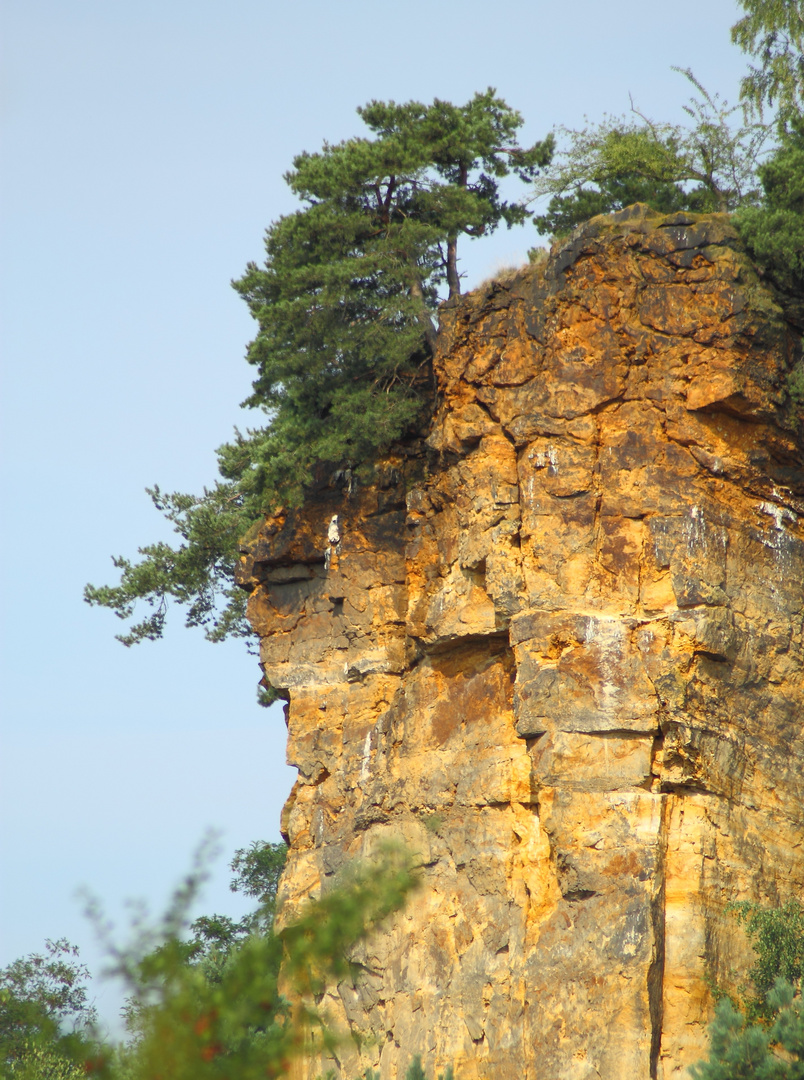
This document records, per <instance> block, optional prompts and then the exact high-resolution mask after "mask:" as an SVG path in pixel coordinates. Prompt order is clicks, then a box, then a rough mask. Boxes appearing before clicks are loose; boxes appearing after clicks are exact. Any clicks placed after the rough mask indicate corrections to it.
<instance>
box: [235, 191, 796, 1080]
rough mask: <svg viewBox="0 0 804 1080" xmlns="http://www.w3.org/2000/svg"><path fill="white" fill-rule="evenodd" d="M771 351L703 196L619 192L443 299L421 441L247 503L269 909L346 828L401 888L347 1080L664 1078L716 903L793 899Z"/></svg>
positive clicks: (684, 1022) (729, 962)
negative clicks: (276, 740) (306, 495)
mask: <svg viewBox="0 0 804 1080" xmlns="http://www.w3.org/2000/svg"><path fill="white" fill-rule="evenodd" d="M799 356H800V339H799V337H798V336H797V334H796V332H795V331H794V330H793V328H791V327H790V326H789V325H787V324H786V323H785V321H784V318H783V317H782V314H781V312H780V310H779V309H778V307H776V306H775V305H774V302H773V300H772V298H771V296H770V294H769V293H768V292H767V291H766V290H764V289H763V288H762V287H761V285H760V283H759V282H758V279H757V275H756V273H755V271H754V269H753V268H752V267H751V265H750V263H749V262H748V260H747V258H746V257H745V255H743V254H742V253H741V252H740V248H739V244H738V242H737V239H736V235H735V234H734V232H733V231H732V229H731V227H730V226H729V225H728V223H727V221H726V220H725V219H721V218H717V217H706V218H696V217H693V216H689V215H687V216H684V215H675V216H673V217H666V218H661V217H657V216H652V215H650V214H649V213H647V212H646V210H645V208H639V207H637V208H630V209H629V210H628V211H623V212H622V213H621V214H619V215H615V216H614V217H612V218H605V219H594V220H593V221H592V222H591V223H589V224H588V225H587V226H585V227H584V228H583V229H581V230H580V231H579V232H578V233H577V234H576V235H574V236H573V238H572V240H571V242H570V243H568V244H567V245H566V246H564V247H563V248H562V249H560V250H558V251H555V252H554V253H553V255H552V256H551V258H550V260H549V261H548V262H547V264H546V265H544V266H541V267H536V266H534V267H531V268H529V269H527V270H524V271H523V272H521V273H520V274H519V275H518V276H515V277H513V278H512V279H511V280H509V281H507V282H497V283H492V284H490V285H488V286H486V287H485V288H481V289H480V290H478V291H477V292H475V293H473V294H471V295H469V296H467V297H465V298H463V299H461V300H460V302H457V303H454V304H449V305H447V306H445V308H444V309H443V311H442V318H441V331H440V334H439V352H438V356H437V359H436V372H437V377H438V385H439V399H438V407H437V411H436V415H435V418H434V422H433V426H432V431H431V433H430V435H429V438H428V439H427V442H426V444H422V445H419V446H416V445H411V446H410V447H407V448H404V449H403V450H400V452H399V453H398V454H397V455H396V456H393V457H390V458H389V459H388V461H387V462H385V463H384V465H383V466H382V467H381V468H380V469H379V471H378V473H377V476H376V479H375V482H374V483H372V484H370V485H367V486H364V485H360V484H357V483H355V482H354V481H353V479H352V478H351V477H349V476H348V475H346V476H344V475H341V476H339V477H336V478H335V480H334V481H333V483H332V486H326V485H322V486H321V487H320V488H319V489H318V490H317V491H315V492H313V493H312V494H311V497H310V499H309V500H308V503H307V505H306V506H305V507H304V509H303V511H301V512H299V513H294V514H291V515H280V516H279V517H277V518H275V519H272V520H271V521H268V522H266V525H265V527H264V528H263V530H262V532H261V534H260V536H259V538H258V539H257V541H256V542H254V543H253V544H252V545H251V546H250V548H249V549H248V551H247V552H245V553H244V555H243V565H242V570H241V582H242V584H243V585H244V586H245V587H247V588H248V589H250V590H251V597H250V607H249V610H250V617H251V620H252V623H253V625H254V627H255V628H256V630H257V631H258V633H259V635H260V638H261V659H262V665H263V668H264V671H265V674H266V678H267V680H268V681H269V682H270V683H271V684H272V685H273V686H275V687H278V688H281V689H283V690H285V691H287V694H288V695H289V705H288V709H287V718H288V731H289V736H288V758H289V761H290V762H292V763H293V764H294V765H296V766H297V767H298V770H299V779H298V781H297V783H296V784H295V786H294V788H293V791H292V793H291V796H290V798H289V800H288V802H287V805H286V808H285V812H284V831H285V832H286V834H287V837H288V838H289V842H290V845H291V853H290V860H289V864H288V869H287V872H286V874H285V877H284V879H283V895H284V904H285V908H284V911H285V913H288V912H290V913H292V911H293V910H294V908H295V907H296V906H297V905H298V904H299V903H301V902H302V901H303V900H304V898H305V897H307V896H308V895H310V894H311V893H315V892H316V891H317V890H319V889H320V888H321V886H322V883H324V882H325V881H326V880H327V879H328V878H331V876H332V875H334V874H335V872H336V871H337V870H338V868H339V866H341V864H342V863H343V862H344V860H347V859H349V858H351V857H352V856H354V855H359V854H360V853H363V852H365V851H367V850H369V849H370V847H371V845H372V844H374V843H375V842H376V840H377V838H378V837H382V836H387V835H393V836H396V837H401V838H403V839H404V840H406V842H407V843H408V844H409V845H410V847H411V848H412V849H413V850H415V851H417V852H419V853H420V857H421V861H422V863H423V865H424V868H425V870H424V874H425V881H426V886H425V888H424V889H423V890H422V891H421V892H420V893H418V894H417V895H416V896H415V898H414V900H413V902H412V903H411V905H410V906H409V908H408V910H406V911H405V912H404V913H403V914H401V915H399V916H398V917H397V918H396V919H395V921H394V922H393V923H392V925H391V926H390V927H389V930H388V932H387V933H386V934H384V935H382V936H381V937H378V938H375V939H374V940H372V942H371V943H370V945H369V946H366V947H363V948H362V949H361V950H360V951H359V953H358V955H357V957H356V959H357V960H358V961H359V962H360V963H361V964H362V965H363V971H364V977H363V979H362V980H360V981H358V983H357V985H355V986H353V985H352V984H351V983H349V984H347V983H342V984H341V985H340V986H333V987H332V988H331V992H330V994H329V995H328V1001H327V1002H326V1004H327V1005H328V1007H329V1009H330V1011H331V1013H332V1014H333V1015H334V1016H335V1017H337V1018H340V1020H341V1022H342V1023H343V1024H347V1023H348V1024H349V1025H351V1026H352V1028H353V1029H354V1030H356V1031H358V1032H360V1033H361V1034H362V1035H364V1036H367V1039H366V1041H365V1043H364V1044H363V1046H362V1049H357V1048H356V1047H355V1046H352V1045H351V1044H350V1045H349V1046H344V1047H343V1048H342V1051H340V1052H339V1053H340V1055H341V1056H340V1058H339V1059H337V1060H335V1061H334V1062H333V1061H329V1062H322V1061H320V1060H314V1061H311V1062H309V1063H308V1064H307V1066H305V1069H304V1070H302V1074H303V1075H305V1076H307V1077H310V1078H311V1077H314V1076H316V1075H319V1074H323V1073H324V1072H325V1071H326V1069H327V1068H328V1067H334V1068H335V1069H336V1071H338V1073H339V1075H342V1076H343V1077H344V1080H351V1078H355V1077H358V1076H359V1075H361V1074H362V1072H363V1070H364V1069H365V1068H366V1067H368V1066H372V1067H376V1068H379V1069H380V1070H381V1074H382V1078H383V1080H395V1078H396V1077H397V1076H399V1075H400V1074H404V1070H405V1068H406V1067H407V1065H408V1063H409V1061H410V1059H411V1057H412V1056H413V1055H415V1054H420V1055H421V1056H422V1058H423V1063H424V1066H425V1068H426V1070H427V1071H428V1074H430V1075H433V1076H435V1075H436V1074H437V1072H438V1071H439V1070H443V1069H444V1068H445V1066H447V1065H449V1064H452V1065H454V1067H455V1070H456V1076H457V1078H458V1080H475V1078H479V1077H488V1078H491V1080H508V1078H510V1080H592V1078H602V1080H623V1078H635V1080H641V1078H644V1080H648V1078H649V1077H658V1078H664V1080H670V1078H681V1077H683V1076H686V1075H687V1074H686V1069H685V1066H686V1065H687V1064H688V1063H690V1062H691V1061H694V1060H696V1059H698V1058H699V1057H700V1056H701V1055H702V1054H703V1052H704V1049H705V1034H706V1024H707V1022H708V1019H709V1018H710V1015H711V1000H710V997H709V993H708V991H707V986H706V982H705V977H706V976H707V975H708V976H709V977H711V978H714V979H727V978H729V973H730V972H731V971H732V970H733V969H734V968H738V969H739V968H740V966H741V965H743V966H744V964H745V960H746V946H745V943H744V941H743V939H742V938H741V937H740V933H739V930H738V928H737V927H736V926H735V923H734V919H733V918H732V917H731V916H730V915H729V914H728V913H727V912H726V911H725V908H726V905H727V903H728V902H729V901H731V900H736V899H741V898H748V899H756V900H761V901H763V902H775V901H778V900H780V899H781V900H784V899H786V898H788V897H790V896H799V897H800V896H802V893H804V805H803V804H804V799H803V798H802V792H803V791H804V733H803V731H802V727H803V724H802V721H803V720H804V632H803V626H802V623H803V616H802V607H803V606H804V605H802V583H803V582H804V529H803V528H802V523H803V522H804V518H803V517H802V515H804V472H802V454H801V438H800V435H798V434H797V427H796V422H795V421H796V418H795V415H794V413H793V412H792V411H791V407H790V405H789V403H788V400H787V396H786V380H787V377H788V375H789V372H790V371H791V369H792V367H793V366H794V364H795V363H797V362H798V358H799Z"/></svg>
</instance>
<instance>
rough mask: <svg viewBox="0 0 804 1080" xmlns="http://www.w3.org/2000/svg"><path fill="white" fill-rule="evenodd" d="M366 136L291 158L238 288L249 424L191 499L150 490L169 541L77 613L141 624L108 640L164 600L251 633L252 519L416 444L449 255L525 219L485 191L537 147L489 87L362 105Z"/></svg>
mask: <svg viewBox="0 0 804 1080" xmlns="http://www.w3.org/2000/svg"><path fill="white" fill-rule="evenodd" d="M358 113H359V115H360V116H361V118H362V119H363V121H364V123H365V124H366V126H367V128H368V130H369V132H370V135H369V136H367V137H364V138H355V139H349V140H347V141H345V142H342V143H339V144H337V145H335V146H330V145H328V144H325V146H324V148H323V149H322V150H321V151H320V152H319V153H316V154H309V153H303V154H300V155H299V156H298V157H297V158H296V159H295V160H294V162H293V169H292V170H291V171H290V172H288V173H287V174H286V177H285V179H286V180H287V182H288V184H289V185H290V187H291V188H292V190H293V191H294V192H295V194H296V195H298V196H299V199H300V200H301V202H302V207H301V208H300V209H299V210H297V211H296V212H295V213H293V214H289V215H287V216H286V217H283V218H280V219H279V220H278V221H275V222H274V223H273V224H272V225H271V226H270V227H269V229H268V231H267V233H266V238H265V249H266V260H265V263H264V265H263V266H262V267H259V266H257V265H256V264H254V263H251V264H249V265H248V267H247V268H246V272H245V274H244V275H243V277H242V278H241V279H240V280H239V281H236V282H234V283H233V284H234V287H235V289H236V290H237V291H238V292H239V293H240V295H241V296H242V297H243V299H244V300H245V301H246V303H247V304H248V306H249V310H250V311H251V314H252V315H253V316H254V319H255V321H256V322H257V325H258V332H257V336H256V337H255V339H254V340H253V341H252V343H251V345H250V346H249V349H248V353H247V359H248V361H249V363H250V364H252V365H253V367H254V368H255V372H256V374H255V379H254V383H253V392H252V393H251V395H250V396H249V397H248V399H247V400H246V401H245V402H244V405H245V406H247V407H249V408H252V409H257V410H261V411H262V412H263V413H264V414H265V420H264V423H263V425H262V426H259V427H255V428H253V429H250V430H248V431H247V432H246V433H245V434H241V433H240V432H236V434H235V438H234V440H233V441H232V442H231V443H227V444H226V445H224V446H222V447H221V448H220V449H219V451H218V462H219V469H220V474H221V480H219V481H218V482H217V483H216V485H215V486H214V487H213V488H212V489H210V490H206V491H204V493H203V495H201V496H197V497H196V496H191V495H184V494H179V493H174V494H171V495H165V494H163V493H162V492H161V491H160V490H159V489H158V488H156V487H155V488H153V489H152V490H150V491H149V494H150V495H151V498H152V499H153V501H154V504H155V505H156V507H157V509H159V510H161V511H162V512H163V513H164V514H165V515H166V517H167V518H168V520H169V521H170V522H171V523H172V524H173V526H174V528H175V530H176V532H177V533H178V534H179V536H180V538H181V543H180V545H179V546H178V547H174V546H172V545H170V544H165V543H160V544H154V545H150V546H148V547H145V548H142V549H141V550H140V554H141V555H142V556H143V558H142V559H141V561H140V562H138V563H132V562H130V561H129V560H126V559H123V558H119V559H115V560H114V563H115V566H116V567H117V568H118V569H119V570H120V571H121V577H120V584H119V585H116V586H102V587H96V586H92V585H89V586H87V588H86V590H85V599H86V600H87V601H88V603H90V604H98V605H101V606H104V607H109V608H111V609H112V610H113V611H115V612H116V613H117V615H119V616H120V618H122V619H128V618H130V617H131V616H132V614H133V612H134V608H135V606H136V604H137V603H138V601H141V600H142V601H145V603H146V604H147V605H148V606H150V608H151V611H150V613H149V614H147V615H146V617H145V618H144V619H141V620H140V621H139V622H137V623H136V624H135V625H134V626H132V627H130V629H129V630H128V632H127V633H125V634H123V635H120V640H121V641H122V642H123V643H124V644H126V645H131V644H134V643H135V642H138V641H141V640H143V639H146V638H148V639H155V638H158V637H161V635H162V632H163V629H164V624H165V615H166V612H167V608H168V604H169V602H170V600H173V601H175V602H178V603H179V604H180V605H182V606H184V607H185V609H186V613H187V614H186V622H187V625H189V626H201V627H202V628H203V629H204V630H205V632H206V635H207V637H208V638H209V639H210V640H213V641H217V640H220V639H221V638H223V637H226V636H230V635H232V636H248V635H249V629H248V626H247V624H246V622H245V618H244V603H243V599H242V597H241V595H239V594H238V590H237V589H236V587H235V586H234V584H233V577H234V568H235V565H236V559H237V549H238V541H239V538H240V537H241V536H242V535H243V534H244V533H245V532H246V531H247V530H248V528H249V527H250V526H251V525H252V523H254V522H255V521H257V520H259V519H260V517H261V515H262V514H263V513H264V512H266V511H268V512H270V511H272V510H274V509H276V508H277V507H279V506H280V505H283V506H285V507H292V506H298V505H299V504H301V503H302V502H303V499H304V491H305V487H306V486H307V485H308V484H309V483H310V481H311V479H312V477H313V475H314V473H315V471H316V469H318V468H321V467H322V466H323V467H327V466H328V467H331V468H332V470H333V471H334V470H335V469H337V468H338V467H341V466H348V467H351V468H355V467H360V466H363V467H366V466H369V467H370V466H371V464H372V463H373V462H375V461H376V460H377V458H378V456H379V455H381V454H382V453H383V451H385V450H387V449H388V447H390V446H391V445H392V444H393V443H395V442H397V441H398V440H400V439H404V438H406V437H409V436H411V435H413V434H415V433H416V432H418V431H420V430H422V428H423V426H424V425H425V423H426V421H427V419H428V418H429V416H430V413H431V410H432V402H433V389H434V388H433V381H432V369H431V359H432V355H433V349H434V345H435V314H436V308H437V305H438V303H439V297H440V290H441V289H442V287H446V289H447V291H448V294H449V296H455V295H457V294H458V293H459V292H460V274H459V270H458V254H457V252H458V242H459V239H460V237H462V236H468V237H480V236H485V235H488V234H490V233H491V232H493V231H494V230H495V229H496V228H497V227H498V226H499V225H500V224H501V223H503V222H504V223H505V224H507V225H508V226H509V227H510V226H512V225H515V224H519V223H521V222H523V221H525V220H526V219H527V217H528V216H529V212H528V211H527V210H526V209H525V207H524V206H523V205H522V204H521V203H520V202H511V201H506V200H505V199H503V198H502V197H501V194H500V180H502V179H503V178H504V177H507V176H509V175H511V174H514V175H515V176H517V177H519V178H520V179H521V180H522V181H525V182H532V181H533V179H534V177H535V176H536V174H537V172H538V170H539V169H540V168H541V167H543V166H545V165H546V164H547V163H548V162H549V160H550V157H551V155H552V150H553V140H552V136H548V137H547V138H546V139H544V140H543V141H542V142H538V143H536V144H535V145H533V146H531V147H522V146H520V145H519V143H518V141H517V132H518V130H519V128H520V127H521V126H522V122H523V121H522V117H521V116H520V114H519V113H518V112H516V111H515V110H514V109H511V108H510V107H509V106H508V105H507V104H506V103H505V102H504V101H503V100H502V99H501V98H499V97H497V96H496V94H495V91H494V90H492V89H489V90H486V91H485V92H484V93H478V94H475V96H474V97H473V98H472V99H471V100H470V101H469V102H468V103H467V104H466V105H462V106H455V105H452V104H450V103H449V102H446V101H438V100H436V101H434V102H433V103H432V104H431V105H424V104H422V103H421V102H417V101H411V102H408V103H406V104H401V105H400V104H396V103H395V102H379V101H372V102H370V103H369V104H368V105H366V106H364V107H363V108H361V109H359V110H358Z"/></svg>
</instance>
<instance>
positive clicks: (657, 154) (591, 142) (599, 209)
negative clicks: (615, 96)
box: [534, 68, 768, 237]
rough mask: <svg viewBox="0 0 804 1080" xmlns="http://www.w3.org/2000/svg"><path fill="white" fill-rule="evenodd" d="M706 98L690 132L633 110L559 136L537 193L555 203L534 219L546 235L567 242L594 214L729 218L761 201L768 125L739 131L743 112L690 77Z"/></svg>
mask: <svg viewBox="0 0 804 1080" xmlns="http://www.w3.org/2000/svg"><path fill="white" fill-rule="evenodd" d="M675 70H678V71H680V72H681V74H683V75H684V76H685V77H686V78H687V79H688V80H689V81H690V82H691V83H692V85H693V86H694V87H695V89H696V90H697V92H698V95H699V96H696V97H693V98H691V99H690V101H689V103H688V104H687V105H686V106H684V110H685V112H686V113H687V115H688V116H689V118H690V123H689V125H687V126H683V125H679V124H668V123H657V122H655V121H653V120H650V119H648V118H647V117H645V116H643V115H642V114H641V113H639V112H638V111H637V110H636V109H632V116H631V117H607V118H606V119H605V120H604V121H603V122H602V123H601V124H597V125H594V126H588V127H585V128H582V129H579V130H570V129H567V128H562V129H559V133H558V134H559V139H560V141H561V142H563V143H564V148H563V149H562V150H561V151H560V152H559V153H557V154H556V155H555V156H554V158H553V161H552V163H551V165H550V166H549V167H548V168H547V169H545V170H544V171H543V173H542V175H541V176H540V178H539V180H538V181H537V183H536V186H535V193H536V194H537V195H542V196H544V195H550V196H552V198H551V200H550V202H549V203H548V206H547V210H546V212H545V213H543V214H541V215H539V216H537V217H535V218H534V221H535V224H536V227H537V229H538V230H539V232H540V233H542V234H543V235H544V234H549V235H551V236H554V237H561V236H563V235H565V234H566V233H568V232H569V231H571V229H573V228H574V227H575V226H576V225H578V224H580V223H582V222H584V221H587V220H588V219H589V218H590V217H592V216H594V215H595V214H604V213H611V212H612V211H615V210H621V209H622V208H623V207H624V206H628V205H630V204H631V203H634V202H646V203H648V204H649V205H650V206H651V207H652V208H653V209H654V210H657V211H659V212H663V213H664V212H666V213H670V212H672V211H675V210H691V211H695V212H700V213H704V212H711V211H720V212H723V211H730V210H733V209H735V208H736V207H737V206H740V205H742V204H744V203H751V202H753V201H755V200H756V198H757V195H758V185H757V177H756V165H757V161H758V158H759V155H760V153H761V150H762V146H763V144H764V142H765V140H766V138H767V134H768V133H767V128H766V127H765V125H763V124H760V123H754V122H747V121H744V120H743V121H742V122H739V123H735V119H736V117H737V115H738V114H740V109H739V106H729V105H728V103H727V102H725V101H722V100H721V99H720V98H719V97H718V95H716V94H710V93H709V92H708V91H707V90H706V89H705V88H704V87H703V86H702V85H701V83H700V82H699V81H698V80H697V79H696V78H695V76H694V75H693V74H692V72H691V71H689V70H682V69H678V68H677V69H675Z"/></svg>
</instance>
